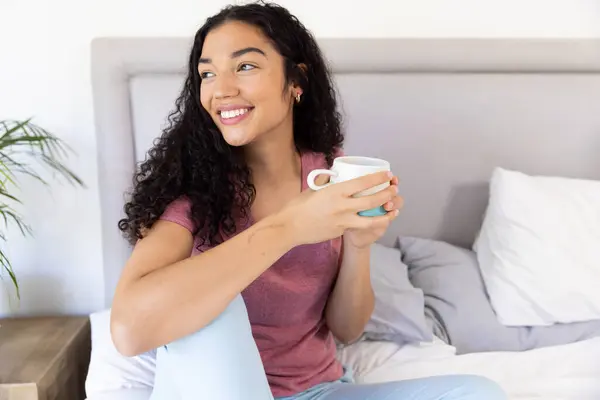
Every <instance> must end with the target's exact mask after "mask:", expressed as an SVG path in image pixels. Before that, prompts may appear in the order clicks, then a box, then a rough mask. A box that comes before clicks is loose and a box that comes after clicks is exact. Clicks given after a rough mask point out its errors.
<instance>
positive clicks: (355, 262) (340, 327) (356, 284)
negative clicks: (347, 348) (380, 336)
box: [325, 239, 375, 344]
mask: <svg viewBox="0 0 600 400" xmlns="http://www.w3.org/2000/svg"><path fill="white" fill-rule="evenodd" d="M370 253H371V250H370V246H367V247H364V248H359V247H355V246H354V245H352V244H351V243H349V241H348V240H346V239H344V240H343V244H342V255H341V257H342V262H341V265H340V272H339V274H338V277H337V280H336V283H335V287H334V289H333V291H332V293H331V297H330V298H329V301H328V304H327V309H326V311H325V318H326V320H327V325H328V326H329V329H331V332H332V333H333V335H334V336H335V337H336V338H337V339H338V340H340V341H341V342H342V343H345V344H348V343H351V342H353V341H354V340H356V339H358V338H359V337H360V335H361V334H362V332H363V330H364V328H365V325H366V324H367V322H368V321H369V318H371V314H372V313H373V308H374V307H375V297H374V295H373V288H372V287H371V274H370V261H369V260H370Z"/></svg>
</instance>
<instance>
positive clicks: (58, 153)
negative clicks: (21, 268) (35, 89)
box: [0, 118, 85, 299]
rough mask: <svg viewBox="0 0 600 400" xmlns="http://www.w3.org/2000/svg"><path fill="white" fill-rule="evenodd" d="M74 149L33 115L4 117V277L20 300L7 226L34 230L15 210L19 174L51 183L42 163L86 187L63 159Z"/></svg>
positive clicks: (0, 167)
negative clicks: (33, 119)
mask: <svg viewBox="0 0 600 400" xmlns="http://www.w3.org/2000/svg"><path fill="white" fill-rule="evenodd" d="M69 152H71V149H70V148H69V147H68V146H67V145H66V144H65V143H63V141H61V140H60V139H59V138H57V137H56V136H54V135H53V134H52V133H50V132H48V131H47V130H45V129H43V128H41V127H40V126H37V125H36V124H34V123H32V122H31V118H30V119H27V120H24V121H19V120H0V221H1V222H3V223H4V226H3V228H0V277H1V278H2V279H3V280H5V279H6V277H8V279H9V280H10V281H11V283H12V285H14V287H15V291H16V295H17V298H18V299H20V298H21V295H20V291H19V281H18V279H17V274H16V273H15V270H14V268H13V265H12V264H11V262H10V260H9V258H8V257H7V254H6V252H5V250H4V249H5V243H6V235H5V232H6V229H8V227H9V226H10V225H16V227H17V228H18V229H19V230H20V232H21V234H23V235H29V234H31V233H32V230H31V228H30V226H29V225H28V224H27V223H26V222H25V221H24V220H23V219H22V217H21V216H20V215H19V213H18V212H17V211H16V210H15V207H14V206H15V205H17V204H20V203H21V201H20V200H19V196H18V194H17V193H16V191H17V190H18V189H19V185H18V177H19V175H25V176H29V177H31V178H34V179H35V180H37V181H38V182H39V183H40V184H42V185H48V181H47V179H44V178H43V177H42V175H41V174H40V173H39V172H38V171H37V170H36V168H35V167H34V165H35V164H38V165H39V166H41V167H45V168H47V169H49V170H50V172H52V173H53V174H54V175H56V174H58V175H60V176H62V177H64V178H66V180H67V181H68V182H69V183H72V184H75V185H78V186H85V185H84V183H83V181H82V180H81V179H80V178H79V177H78V176H77V175H75V174H74V173H73V172H72V171H71V170H69V169H68V168H67V167H66V166H65V165H64V164H62V162H61V160H62V159H63V158H64V157H66V156H67V154H68V153H69Z"/></svg>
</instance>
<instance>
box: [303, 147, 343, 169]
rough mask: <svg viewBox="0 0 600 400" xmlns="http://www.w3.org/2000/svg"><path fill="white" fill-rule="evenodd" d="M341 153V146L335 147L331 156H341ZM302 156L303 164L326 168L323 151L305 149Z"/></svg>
mask: <svg viewBox="0 0 600 400" xmlns="http://www.w3.org/2000/svg"><path fill="white" fill-rule="evenodd" d="M343 155H344V150H343V149H342V148H337V149H335V150H334V152H333V158H336V157H342V156H343ZM302 158H303V164H304V165H306V166H308V167H309V168H310V169H315V168H328V166H327V159H326V158H325V154H323V153H319V152H313V151H307V152H304V153H302Z"/></svg>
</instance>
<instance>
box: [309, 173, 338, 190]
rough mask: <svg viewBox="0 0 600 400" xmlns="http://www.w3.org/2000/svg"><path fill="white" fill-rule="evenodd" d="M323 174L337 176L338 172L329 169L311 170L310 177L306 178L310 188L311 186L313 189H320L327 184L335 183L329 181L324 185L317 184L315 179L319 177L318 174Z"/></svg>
mask: <svg viewBox="0 0 600 400" xmlns="http://www.w3.org/2000/svg"><path fill="white" fill-rule="evenodd" d="M321 174H324V175H329V176H337V172H335V171H331V170H329V169H313V170H312V171H310V173H309V174H308V177H307V178H306V183H308V187H309V188H311V189H312V190H320V189H324V188H326V187H327V186H331V185H333V183H332V182H328V183H326V184H324V185H317V184H316V183H315V179H316V178H317V176H319V175H321Z"/></svg>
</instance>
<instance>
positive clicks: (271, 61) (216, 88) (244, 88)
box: [198, 22, 299, 146]
mask: <svg viewBox="0 0 600 400" xmlns="http://www.w3.org/2000/svg"><path fill="white" fill-rule="evenodd" d="M283 68H284V63H283V58H282V57H281V55H280V54H279V53H278V52H277V51H276V50H275V48H274V47H273V46H272V45H271V43H270V42H269V41H268V40H267V38H266V37H265V36H264V35H263V34H262V33H261V31H260V30H259V29H258V28H256V27H254V26H252V25H248V24H245V23H242V22H228V23H225V24H223V25H221V26H219V27H218V28H216V29H214V30H212V31H211V32H210V33H209V34H208V35H207V36H206V39H205V41H204V46H203V48H202V54H201V56H200V61H199V63H198V72H199V73H200V78H201V79H202V81H201V85H200V101H201V103H202V106H203V107H204V108H205V109H206V111H207V112H208V113H209V114H210V115H211V117H212V118H213V120H214V121H215V123H216V124H217V126H218V127H219V129H220V131H221V133H222V134H223V137H224V138H225V141H226V142H227V143H229V144H230V145H232V146H243V145H246V144H248V143H251V142H253V141H255V140H256V139H257V138H259V137H260V136H262V135H264V134H266V133H269V132H273V131H275V130H277V129H278V128H280V127H282V126H283V127H285V126H289V127H291V126H292V124H291V121H292V105H293V99H294V97H295V96H296V94H297V93H298V90H299V88H298V90H297V89H296V88H294V87H293V85H291V84H286V83H285V74H284V69H283Z"/></svg>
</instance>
